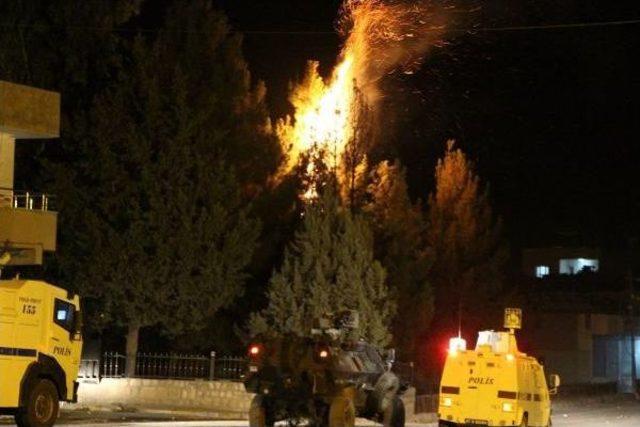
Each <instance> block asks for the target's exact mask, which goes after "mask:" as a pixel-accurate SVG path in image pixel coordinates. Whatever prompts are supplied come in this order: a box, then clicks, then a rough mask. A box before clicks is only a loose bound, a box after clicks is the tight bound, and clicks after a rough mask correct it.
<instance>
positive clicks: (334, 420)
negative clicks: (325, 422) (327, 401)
mask: <svg viewBox="0 0 640 427" xmlns="http://www.w3.org/2000/svg"><path fill="white" fill-rule="evenodd" d="M355 424H356V408H355V405H354V404H353V400H352V399H351V398H349V397H344V396H338V397H336V398H334V399H333V401H332V402H331V407H330V408H329V427H353V426H354V425H355Z"/></svg>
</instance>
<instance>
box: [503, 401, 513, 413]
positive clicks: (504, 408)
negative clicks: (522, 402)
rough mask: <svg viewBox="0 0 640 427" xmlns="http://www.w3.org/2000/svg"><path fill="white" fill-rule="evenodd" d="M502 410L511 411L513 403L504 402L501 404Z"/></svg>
mask: <svg viewBox="0 0 640 427" xmlns="http://www.w3.org/2000/svg"><path fill="white" fill-rule="evenodd" d="M502 411H503V412H513V404H512V403H509V402H506V403H503V404H502Z"/></svg>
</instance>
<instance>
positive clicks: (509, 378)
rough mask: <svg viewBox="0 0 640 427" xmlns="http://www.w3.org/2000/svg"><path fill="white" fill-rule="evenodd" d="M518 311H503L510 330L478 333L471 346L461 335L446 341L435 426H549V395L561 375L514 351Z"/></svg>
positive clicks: (516, 349) (555, 388) (532, 358)
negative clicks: (447, 342)
mask: <svg viewBox="0 0 640 427" xmlns="http://www.w3.org/2000/svg"><path fill="white" fill-rule="evenodd" d="M521 317H522V313H521V311H520V310H519V309H507V310H506V311H505V327H506V328H508V329H509V331H505V332H495V331H482V332H480V333H479V336H478V341H477V343H476V347H475V350H467V349H466V343H465V341H464V340H463V339H461V338H453V339H452V340H451V341H450V347H449V354H448V356H447V360H446V363H445V367H444V371H443V373H442V381H441V383H440V403H439V408H438V418H439V426H441V427H442V426H462V425H464V426H467V425H485V426H522V427H525V426H539V427H549V426H551V401H550V396H551V395H552V394H555V393H556V392H557V388H558V386H559V385H560V379H559V377H558V376H557V375H551V376H550V384H551V388H549V387H548V386H547V379H546V378H545V374H544V368H543V366H542V365H541V364H540V363H538V361H537V360H536V359H535V358H534V357H531V356H528V355H527V354H525V353H522V352H520V351H519V350H518V345H517V342H516V337H515V333H514V331H515V329H519V328H520V325H521Z"/></svg>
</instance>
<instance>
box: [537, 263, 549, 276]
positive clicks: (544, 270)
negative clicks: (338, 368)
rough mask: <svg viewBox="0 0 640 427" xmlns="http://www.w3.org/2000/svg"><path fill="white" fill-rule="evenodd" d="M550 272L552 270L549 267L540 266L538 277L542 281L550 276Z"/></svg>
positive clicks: (538, 267)
mask: <svg viewBox="0 0 640 427" xmlns="http://www.w3.org/2000/svg"><path fill="white" fill-rule="evenodd" d="M549 271H550V269H549V266H548V265H539V266H537V267H536V277H537V278H539V279H542V278H543V277H545V276H548V275H549Z"/></svg>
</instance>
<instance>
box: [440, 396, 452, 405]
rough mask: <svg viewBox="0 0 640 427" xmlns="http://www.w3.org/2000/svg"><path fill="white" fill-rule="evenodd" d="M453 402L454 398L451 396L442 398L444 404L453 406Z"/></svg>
mask: <svg viewBox="0 0 640 427" xmlns="http://www.w3.org/2000/svg"><path fill="white" fill-rule="evenodd" d="M452 404H453V400H452V399H451V398H450V397H445V398H444V399H442V406H451V405H452Z"/></svg>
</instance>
